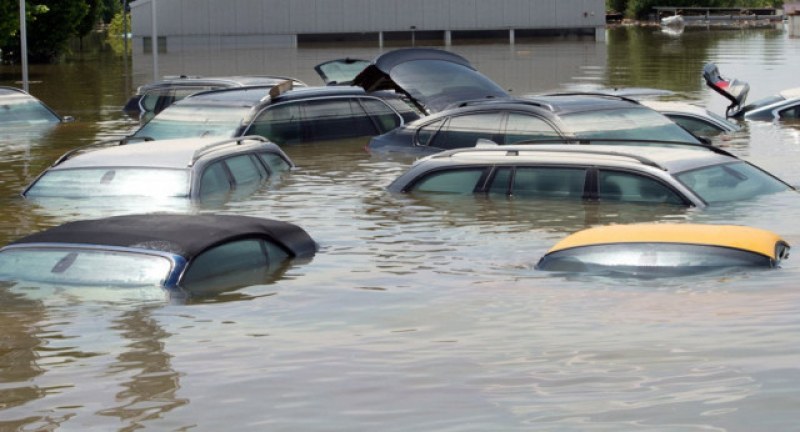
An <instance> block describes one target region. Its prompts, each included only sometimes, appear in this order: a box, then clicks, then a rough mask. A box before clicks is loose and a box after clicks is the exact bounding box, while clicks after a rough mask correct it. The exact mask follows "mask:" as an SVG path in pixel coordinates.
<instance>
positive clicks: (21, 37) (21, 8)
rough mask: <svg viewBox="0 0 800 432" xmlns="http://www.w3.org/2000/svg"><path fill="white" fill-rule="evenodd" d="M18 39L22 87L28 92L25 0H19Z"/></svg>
mask: <svg viewBox="0 0 800 432" xmlns="http://www.w3.org/2000/svg"><path fill="white" fill-rule="evenodd" d="M19 40H20V45H21V46H20V55H21V57H22V89H23V90H25V92H27V93H30V88H29V87H30V86H29V85H28V32H27V30H26V28H25V0H19Z"/></svg>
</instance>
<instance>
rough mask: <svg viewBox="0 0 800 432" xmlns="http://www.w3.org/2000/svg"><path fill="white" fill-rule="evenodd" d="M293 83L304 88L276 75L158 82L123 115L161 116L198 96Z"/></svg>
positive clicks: (294, 82)
mask: <svg viewBox="0 0 800 432" xmlns="http://www.w3.org/2000/svg"><path fill="white" fill-rule="evenodd" d="M287 80H289V81H291V82H292V85H293V86H294V87H305V86H306V84H305V83H304V82H302V81H300V80H298V79H295V78H289V77H284V76H277V75H239V76H221V77H203V76H191V75H180V76H168V77H164V79H162V80H159V81H154V82H151V83H148V84H144V85H141V86H139V87H138V88H137V89H136V94H135V95H133V96H132V97H131V98H130V99H128V102H126V103H125V106H124V107H123V109H122V110H123V111H125V113H127V114H128V115H130V116H132V117H136V118H139V117H140V116H142V115H143V114H158V113H160V112H161V111H163V110H164V108H166V107H168V106H170V105H172V104H173V103H175V102H177V101H179V100H181V99H183V98H185V97H187V96H189V95H192V94H195V93H199V92H201V91H206V90H216V89H223V88H231V87H251V86H267V87H269V86H274V85H278V84H280V83H282V82H284V81H287Z"/></svg>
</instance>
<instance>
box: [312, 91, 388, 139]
mask: <svg viewBox="0 0 800 432" xmlns="http://www.w3.org/2000/svg"><path fill="white" fill-rule="evenodd" d="M304 105H305V115H306V122H307V124H305V125H304V126H305V127H308V128H309V130H310V131H311V137H309V140H310V141H323V140H332V139H343V138H356V137H362V136H374V135H378V133H379V132H378V129H377V127H376V126H375V124H374V123H373V122H372V119H371V118H370V117H369V116H368V115H367V112H366V111H364V108H362V107H361V104H359V103H357V101H355V100H353V99H333V100H315V101H308V102H305V103H304Z"/></svg>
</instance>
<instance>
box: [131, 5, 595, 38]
mask: <svg viewBox="0 0 800 432" xmlns="http://www.w3.org/2000/svg"><path fill="white" fill-rule="evenodd" d="M152 1H153V0H137V1H136V2H134V3H133V4H132V5H131V13H132V20H133V24H132V27H133V34H134V37H136V38H141V37H145V36H149V35H150V33H151V23H152V19H151V16H152V15H151V7H152V6H151V2H152ZM155 1H156V5H157V30H158V35H159V36H167V37H169V36H191V35H198V36H199V35H220V36H226V35H230V36H240V35H265V34H266V35H295V34H314V33H351V32H354V33H358V32H381V31H383V32H387V31H407V30H409V28H410V27H411V26H415V27H416V30H417V31H426V30H431V31H441V30H444V31H447V30H452V31H458V30H503V29H573V28H575V29H585V28H595V29H600V28H602V27H604V26H605V2H604V1H603V0H155ZM598 32H599V30H598Z"/></svg>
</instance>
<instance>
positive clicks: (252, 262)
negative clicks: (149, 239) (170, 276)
mask: <svg viewBox="0 0 800 432" xmlns="http://www.w3.org/2000/svg"><path fill="white" fill-rule="evenodd" d="M288 256H289V255H288V254H287V253H286V252H285V251H283V249H281V248H280V247H279V246H278V245H275V244H273V243H271V242H268V241H265V240H262V239H242V240H237V241H232V242H228V243H224V244H222V245H219V246H216V247H214V248H212V249H209V250H207V251H205V252H203V253H201V254H200V255H198V256H197V257H195V258H194V259H193V260H192V261H191V262H190V263H189V268H188V269H187V270H186V274H185V275H184V277H183V280H182V285H184V286H187V287H191V285H192V284H193V283H200V282H203V281H204V280H205V279H208V278H214V277H219V276H224V275H227V274H235V273H237V272H244V271H264V270H269V269H270V268H272V267H275V266H277V265H278V264H279V263H280V262H282V261H284V260H286V259H287V258H288Z"/></svg>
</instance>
